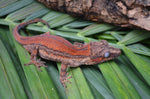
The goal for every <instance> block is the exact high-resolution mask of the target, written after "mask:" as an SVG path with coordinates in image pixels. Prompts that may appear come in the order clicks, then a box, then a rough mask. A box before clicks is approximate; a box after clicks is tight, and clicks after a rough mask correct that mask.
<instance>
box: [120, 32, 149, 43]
mask: <svg viewBox="0 0 150 99" xmlns="http://www.w3.org/2000/svg"><path fill="white" fill-rule="evenodd" d="M149 37H150V33H149V32H148V31H139V30H133V31H131V32H129V33H128V34H127V35H126V36H124V37H123V38H122V40H120V41H119V43H122V44H125V45H129V44H132V43H136V42H139V41H141V40H144V39H146V38H149Z"/></svg>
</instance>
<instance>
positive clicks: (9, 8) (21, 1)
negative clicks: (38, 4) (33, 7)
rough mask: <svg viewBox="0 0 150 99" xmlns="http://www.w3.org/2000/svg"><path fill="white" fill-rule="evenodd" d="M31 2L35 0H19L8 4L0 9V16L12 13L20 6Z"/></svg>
mask: <svg viewBox="0 0 150 99" xmlns="http://www.w3.org/2000/svg"><path fill="white" fill-rule="evenodd" d="M0 2H1V1H0ZM31 2H33V0H19V1H18V2H15V3H12V4H10V5H8V6H6V7H4V8H1V9H0V16H4V15H6V14H8V13H11V12H13V11H15V10H17V9H20V8H22V7H24V6H26V5H28V4H30V3H31Z"/></svg>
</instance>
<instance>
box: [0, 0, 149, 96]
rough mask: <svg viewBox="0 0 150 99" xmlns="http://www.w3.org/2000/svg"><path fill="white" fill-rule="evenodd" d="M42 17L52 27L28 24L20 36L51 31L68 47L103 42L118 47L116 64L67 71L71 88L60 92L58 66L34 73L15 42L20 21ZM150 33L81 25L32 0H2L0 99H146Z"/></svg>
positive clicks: (78, 21)
mask: <svg viewBox="0 0 150 99" xmlns="http://www.w3.org/2000/svg"><path fill="white" fill-rule="evenodd" d="M34 18H41V19H44V20H46V21H47V22H48V23H49V24H50V28H47V27H46V26H45V25H44V24H42V23H37V24H32V25H29V26H28V27H27V29H26V32H27V33H25V32H24V31H22V32H21V35H24V36H25V35H27V34H28V35H30V36H33V35H38V34H40V33H43V32H47V31H50V32H51V34H52V35H58V36H61V37H64V38H66V39H68V40H69V41H70V42H74V41H78V42H82V43H83V42H86V43H88V42H90V41H100V40H102V39H105V40H107V41H108V42H109V44H110V45H112V46H115V47H117V48H120V49H121V50H122V55H121V56H120V57H118V58H116V59H115V60H112V61H108V62H105V63H102V64H98V65H94V66H81V67H77V68H69V69H68V73H69V75H71V76H72V78H71V79H70V81H71V82H72V83H71V84H67V88H64V87H62V85H61V83H60V81H59V69H60V63H55V62H51V61H46V60H45V61H46V62H47V64H46V65H47V66H48V68H43V67H41V69H42V72H40V71H38V70H37V68H36V67H35V66H34V65H31V66H24V64H25V63H28V62H29V61H30V55H29V53H28V52H27V51H26V50H25V49H24V48H23V47H22V46H21V45H20V44H19V43H18V42H16V41H15V40H14V38H13V36H12V31H13V28H14V27H15V26H16V25H17V24H19V23H21V22H24V21H28V20H31V19H34ZM149 37H150V32H148V31H142V30H133V29H128V28H120V27H116V26H113V25H108V24H101V23H95V22H91V21H85V20H82V19H79V18H73V17H71V16H70V15H68V14H64V13H60V12H56V11H53V10H50V9H48V8H46V7H44V6H43V5H42V4H40V3H38V2H37V1H34V0H0V99H149V98H150V57H149V56H150V46H149V44H150V40H149Z"/></svg>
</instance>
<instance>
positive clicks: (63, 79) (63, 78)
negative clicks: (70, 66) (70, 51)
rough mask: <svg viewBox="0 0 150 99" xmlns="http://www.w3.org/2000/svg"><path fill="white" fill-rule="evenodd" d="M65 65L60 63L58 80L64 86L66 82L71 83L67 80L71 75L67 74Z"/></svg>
mask: <svg viewBox="0 0 150 99" xmlns="http://www.w3.org/2000/svg"><path fill="white" fill-rule="evenodd" d="M66 70H67V65H64V64H61V71H60V82H61V83H62V85H63V86H64V87H65V88H66V87H67V86H66V82H68V83H71V82H70V81H68V79H70V78H72V77H71V76H68V73H66Z"/></svg>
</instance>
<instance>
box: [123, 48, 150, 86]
mask: <svg viewBox="0 0 150 99" xmlns="http://www.w3.org/2000/svg"><path fill="white" fill-rule="evenodd" d="M123 51H124V53H125V54H126V56H127V57H128V58H129V60H130V61H131V62H132V63H133V64H134V66H135V67H136V69H137V70H138V71H139V72H140V73H141V75H142V76H143V77H144V79H145V80H146V82H147V83H148V84H149V85H150V76H149V75H150V66H149V63H148V62H146V61H145V60H143V59H141V58H140V57H138V56H137V55H136V54H134V53H133V52H132V51H131V50H130V49H128V48H127V47H125V46H124V47H123Z"/></svg>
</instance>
